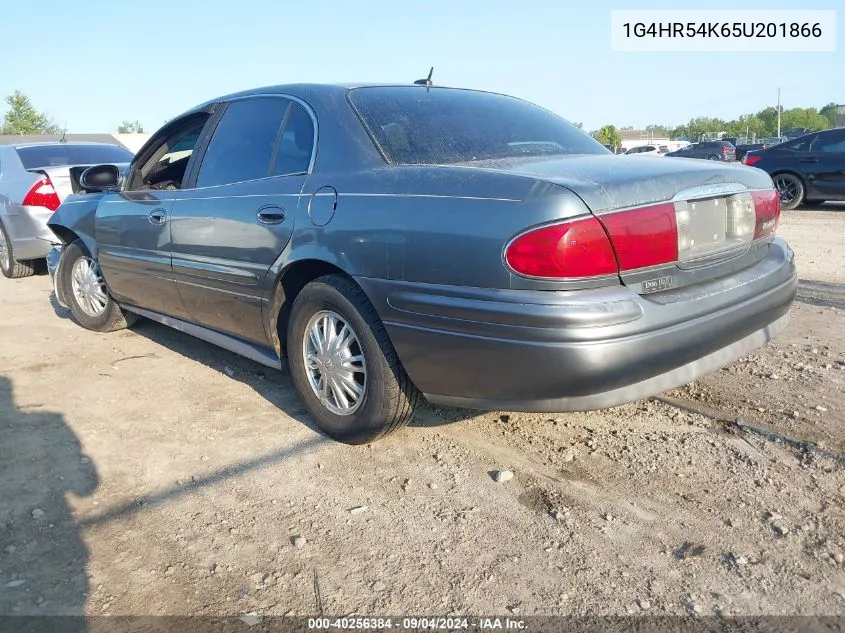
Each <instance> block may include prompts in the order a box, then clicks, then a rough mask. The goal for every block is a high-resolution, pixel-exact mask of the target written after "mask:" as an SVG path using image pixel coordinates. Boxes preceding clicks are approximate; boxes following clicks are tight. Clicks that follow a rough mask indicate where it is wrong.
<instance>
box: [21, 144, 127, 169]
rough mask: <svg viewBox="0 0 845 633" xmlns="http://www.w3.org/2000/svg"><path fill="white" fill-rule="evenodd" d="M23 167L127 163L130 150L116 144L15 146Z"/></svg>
mask: <svg viewBox="0 0 845 633" xmlns="http://www.w3.org/2000/svg"><path fill="white" fill-rule="evenodd" d="M16 149H17V152H18V156H19V157H20V159H21V162H22V163H23V167H24V169H35V168H36V167H53V166H57V165H101V164H105V163H128V162H129V161H131V160H132V156H133V154H132V152H130V151H129V150H127V149H124V148H122V147H120V146H118V145H106V144H103V145H74V144H73V143H56V144H55V145H32V146H29V147H18V148H16Z"/></svg>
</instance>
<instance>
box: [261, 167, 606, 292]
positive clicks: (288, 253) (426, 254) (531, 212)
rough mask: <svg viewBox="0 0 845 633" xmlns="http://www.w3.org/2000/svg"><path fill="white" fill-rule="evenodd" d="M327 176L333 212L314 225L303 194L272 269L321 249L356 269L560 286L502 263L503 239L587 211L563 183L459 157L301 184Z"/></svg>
mask: <svg viewBox="0 0 845 633" xmlns="http://www.w3.org/2000/svg"><path fill="white" fill-rule="evenodd" d="M327 185H328V186H332V187H334V188H335V190H336V191H337V192H338V195H337V207H336V210H335V213H334V216H333V218H332V220H331V221H330V222H329V223H328V224H327V225H326V226H322V227H320V226H315V224H314V223H313V222H312V221H311V219H310V217H309V200H308V197H307V196H304V197H303V200H302V202H301V204H300V205H299V208H298V212H297V213H298V215H297V220H296V228H295V230H294V234H293V237H292V239H291V241H290V243H289V244H288V247H287V248H286V249H285V252H284V253H283V254H282V257H281V258H280V259H279V260H278V261H277V262H276V264H275V266H274V268H273V271H272V272H274V273H275V274H278V273H280V272H282V271H283V270H284V269H285V268H287V267H288V266H289V265H291V264H293V263H295V262H297V261H301V260H303V259H320V260H324V261H328V262H330V263H332V264H335V265H337V266H338V267H340V268H341V269H343V270H344V271H346V272H347V273H349V274H350V275H352V276H356V277H365V278H373V279H383V280H395V281H410V282H418V283H427V284H444V285H454V286H471V287H486V288H538V289H542V288H550V289H551V288H554V289H557V290H560V289H563V288H562V286H561V284H560V283H559V282H556V283H554V284H551V285H550V282H543V281H536V280H529V279H525V278H522V277H519V276H518V275H515V274H513V273H511V272H509V270H508V269H507V268H506V267H505V265H504V263H503V259H502V255H503V249H504V247H505V245H506V244H507V242H508V241H509V240H510V239H511V238H512V237H514V236H515V235H517V234H518V233H521V232H522V231H524V230H525V229H526V228H529V227H532V226H536V225H540V224H544V223H548V222H551V221H554V220H559V219H562V218H569V217H575V216H580V215H587V214H589V209H588V208H587V207H586V205H585V204H584V203H583V202H582V201H581V199H580V198H578V197H577V196H576V195H575V194H574V193H572V192H571V191H569V190H568V189H566V188H564V187H561V186H558V185H554V184H551V183H547V182H541V181H538V180H535V179H533V178H526V177H519V176H512V175H506V174H496V173H493V172H484V171H478V170H470V169H466V168H460V167H454V168H451V167H391V168H382V169H373V170H369V171H364V172H358V173H348V172H347V173H337V174H314V175H312V176H311V177H310V178H309V181H308V183H307V185H306V191H316V190H318V189H320V188H321V187H324V186H327ZM581 286H582V287H583V284H581Z"/></svg>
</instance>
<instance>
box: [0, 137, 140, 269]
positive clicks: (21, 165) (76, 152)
mask: <svg viewBox="0 0 845 633" xmlns="http://www.w3.org/2000/svg"><path fill="white" fill-rule="evenodd" d="M131 159H132V153H131V152H129V151H128V150H126V149H124V148H122V147H120V146H118V145H109V144H107V143H60V142H55V143H38V144H24V145H0V272H2V273H3V275H4V276H5V277H11V278H16V277H26V276H28V275H32V274H33V273H34V272H35V266H36V264H37V262H38V261H39V260H43V259H44V258H45V257H46V256H47V253H48V251H49V250H50V248H51V246H52V244H51V243H52V242H55V236H54V235H53V232H52V231H50V229H48V228H47V219H48V218H49V217H50V216H51V215H52V214H53V211H55V210H56V209H57V208H58V207H59V204H60V203H61V201H62V200H64V198H66V197H67V195H68V194H70V193H74V192H77V191H79V176H80V174H81V173H82V171H84V169H85V168H86V167H88V166H91V165H96V164H100V163H104V162H115V163H124V164H127V163H129V161H130V160H131Z"/></svg>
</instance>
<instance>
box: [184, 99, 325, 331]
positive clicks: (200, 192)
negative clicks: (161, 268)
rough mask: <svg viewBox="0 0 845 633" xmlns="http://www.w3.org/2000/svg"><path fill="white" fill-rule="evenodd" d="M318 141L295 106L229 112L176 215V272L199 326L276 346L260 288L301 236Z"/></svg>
mask: <svg viewBox="0 0 845 633" xmlns="http://www.w3.org/2000/svg"><path fill="white" fill-rule="evenodd" d="M314 139H315V131H314V125H313V121H312V117H311V115H310V114H309V112H308V110H306V108H305V107H304V106H303V105H302V104H300V103H298V102H296V101H293V100H289V99H287V98H284V97H281V96H262V97H251V98H246V99H240V100H236V101H232V102H230V103H229V104H227V105H226V109H225V111H224V112H223V115H222V117H221V118H220V121H219V123H218V124H217V126H216V128H215V130H214V134H213V136H212V137H211V140H210V141H209V143H208V148H207V150H206V151H205V154H204V155H203V157H202V159H201V162H200V165H199V169H198V172H197V175H196V179H195V183H193V186H192V187H189V188H187V189H185V190H183V191H179V192H177V194H176V197H175V202H174V206H173V214H172V215H173V220H172V239H173V247H172V257H173V259H172V265H173V271H174V275H175V280H176V284H177V287H178V289H179V294H180V296H181V297H182V300H183V302H184V305H185V309H186V310H187V311H188V313H189V315H190V318H191V320H192V321H194V322H195V323H198V324H200V325H203V326H205V327H208V328H211V329H214V330H217V331H220V332H224V333H227V334H231V335H233V336H237V337H239V338H241V339H244V340H247V341H250V342H254V343H258V344H261V345H268V343H269V342H268V338H267V334H266V332H265V329H264V321H263V318H262V307H263V303H264V300H265V297H264V296H263V294H262V282H263V281H264V277H265V276H266V274H267V272H268V270H269V269H270V267H271V266H272V265H273V263H274V262H275V261H276V260H277V259H278V257H279V255H280V254H281V252H282V250H283V249H284V248H285V246H286V244H287V243H288V241H289V240H290V236H291V234H292V232H293V223H294V219H295V217H296V209H297V206H298V205H299V200H300V193H301V191H302V188H303V186H304V184H305V179H306V178H307V173H308V170H309V166H310V164H311V159H312V155H313V149H314Z"/></svg>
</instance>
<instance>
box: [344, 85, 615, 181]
mask: <svg viewBox="0 0 845 633" xmlns="http://www.w3.org/2000/svg"><path fill="white" fill-rule="evenodd" d="M349 100H350V102H351V103H352V105H353V107H354V108H355V110H357V112H358V114H359V116H360V117H361V120H362V121H363V122H364V125H365V126H366V127H367V129H368V130H369V131H370V133H371V134H372V136H373V137H374V139H375V141H376V144H377V145H378V146H379V148H380V149H381V151H382V152H383V153H384V155H385V157H386V158H387V160H388V161H389V162H391V163H395V164H405V165H419V164H428V165H432V164H436V165H442V164H455V163H467V162H471V161H476V160H489V159H495V158H513V157H519V156H549V155H559V154H608V153H610V152H608V150H607V149H606V148H605V147H603V146H602V145H601V144H600V143H599V142H598V141H596V140H594V139H593V138H591V137H590V136H589V135H587V134H586V133H584V132H582V131H581V130H579V129H578V128H576V127H575V126H574V125H572V124H571V123H568V122H567V121H565V120H564V119H562V118H560V117H559V116H556V115H554V114H552V113H551V112H549V111H547V110H544V109H543V108H541V107H539V106H536V105H533V104H531V103H528V102H526V101H522V100H520V99H515V98H513V97H506V96H502V95H497V94H491V93H486V92H475V91H472V90H460V89H455V88H430V87H428V88H427V87H423V86H404V87H368V88H355V89H353V90H350V92H349Z"/></svg>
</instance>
